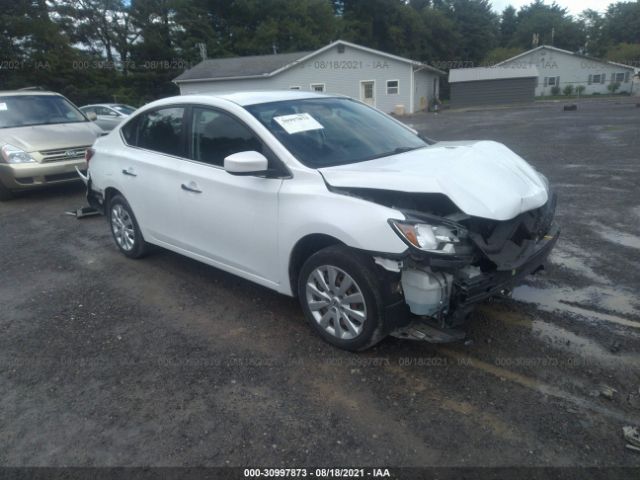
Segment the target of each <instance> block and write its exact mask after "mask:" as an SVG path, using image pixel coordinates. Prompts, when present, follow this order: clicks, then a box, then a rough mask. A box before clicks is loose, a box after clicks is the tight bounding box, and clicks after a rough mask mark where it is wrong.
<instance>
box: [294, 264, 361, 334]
mask: <svg viewBox="0 0 640 480" xmlns="http://www.w3.org/2000/svg"><path fill="white" fill-rule="evenodd" d="M306 301H307V306H308V307H309V310H310V311H311V315H312V316H313V318H314V319H315V321H316V322H318V324H319V325H320V326H321V327H322V328H323V329H324V330H325V331H326V332H327V333H329V334H330V335H332V336H334V337H336V338H339V339H341V340H352V339H354V338H356V337H357V336H358V335H360V334H361V333H362V329H363V327H364V323H365V322H366V321H367V306H366V304H365V299H364V295H363V294H362V290H361V289H360V287H359V286H358V284H357V283H356V281H355V280H354V279H353V277H351V276H350V275H349V274H348V273H347V272H345V271H344V270H342V269H340V268H338V267H335V266H332V265H322V266H319V267H317V268H316V269H315V270H313V271H312V272H311V274H310V275H309V277H308V279H307V283H306Z"/></svg>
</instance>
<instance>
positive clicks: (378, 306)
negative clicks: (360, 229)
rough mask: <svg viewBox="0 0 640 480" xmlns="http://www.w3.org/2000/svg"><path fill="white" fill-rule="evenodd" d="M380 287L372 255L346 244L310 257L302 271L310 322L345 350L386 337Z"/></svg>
mask: <svg viewBox="0 0 640 480" xmlns="http://www.w3.org/2000/svg"><path fill="white" fill-rule="evenodd" d="M380 292H381V289H380V279H379V276H378V272H377V271H376V267H375V265H374V263H373V261H372V260H371V258H369V257H368V256H366V255H363V254H361V253H359V252H357V251H355V250H353V249H350V248H348V247H345V246H342V245H335V246H331V247H327V248H324V249H322V250H320V251H319V252H317V253H315V254H314V255H312V256H311V257H309V259H308V260H307V261H306V262H305V264H304V265H303V267H302V270H301V271H300V275H299V276H298V297H299V300H300V304H301V306H302V309H303V311H304V314H305V317H306V318H307V320H308V322H309V323H310V324H311V326H312V327H313V329H314V330H315V331H316V332H318V334H319V335H320V336H321V337H322V338H323V339H324V340H326V341H327V342H329V343H330V344H332V345H334V346H336V347H338V348H342V349H345V350H351V351H358V350H365V349H367V348H369V347H372V346H373V345H375V344H376V343H378V342H379V341H380V340H382V339H383V338H384V331H385V330H384V305H383V301H382V296H381V293H380Z"/></svg>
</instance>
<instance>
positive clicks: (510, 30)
mask: <svg viewBox="0 0 640 480" xmlns="http://www.w3.org/2000/svg"><path fill="white" fill-rule="evenodd" d="M517 29H518V17H517V15H516V9H515V8H513V7H512V6H511V5H509V6H508V7H506V8H505V9H504V10H503V11H502V16H501V17H500V46H501V47H507V46H509V45H510V43H511V41H512V39H513V36H514V34H515V33H516V30H517Z"/></svg>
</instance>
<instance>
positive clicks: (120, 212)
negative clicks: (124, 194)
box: [111, 204, 136, 252]
mask: <svg viewBox="0 0 640 480" xmlns="http://www.w3.org/2000/svg"><path fill="white" fill-rule="evenodd" d="M111 229H112V231H113V236H114V237H115V239H116V242H117V243H118V245H119V246H120V248H122V249H123V250H126V251H127V252H129V251H131V250H133V247H134V246H135V243H136V237H135V226H134V224H133V219H132V218H131V215H130V214H129V212H128V211H127V209H126V208H124V207H123V206H122V205H120V204H116V205H114V206H113V208H112V209H111Z"/></svg>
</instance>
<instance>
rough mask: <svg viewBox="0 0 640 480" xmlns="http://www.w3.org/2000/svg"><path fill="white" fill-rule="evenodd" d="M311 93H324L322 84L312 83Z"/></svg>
mask: <svg viewBox="0 0 640 480" xmlns="http://www.w3.org/2000/svg"><path fill="white" fill-rule="evenodd" d="M311 91H312V92H320V93H322V92H324V83H312V84H311Z"/></svg>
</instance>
